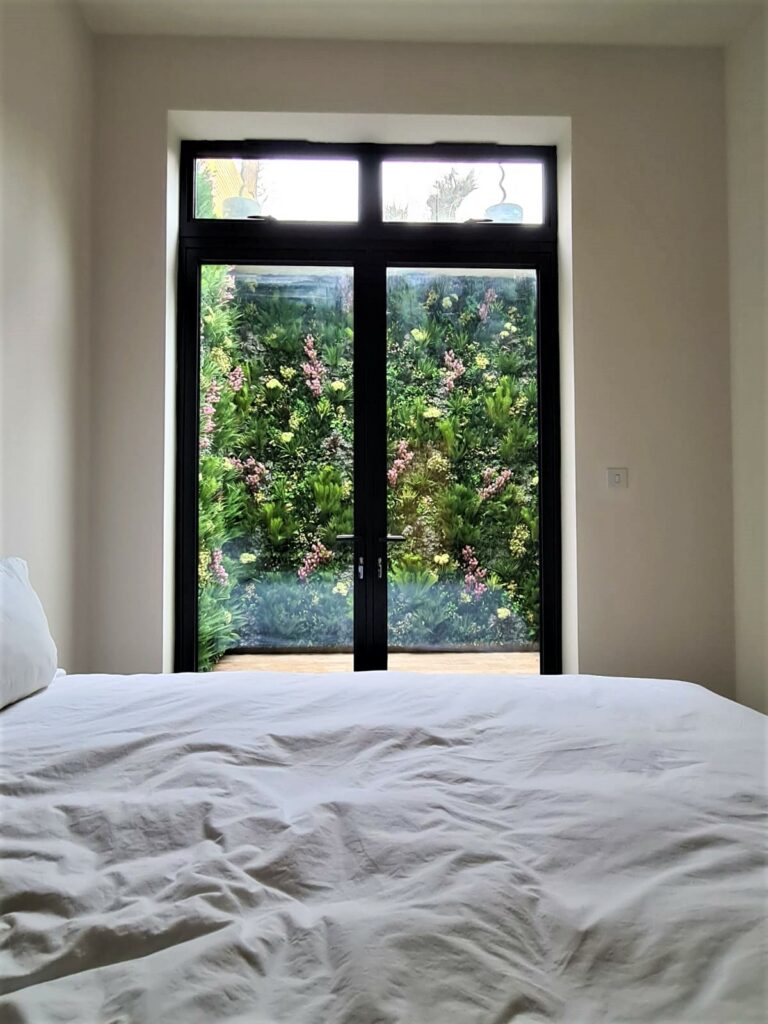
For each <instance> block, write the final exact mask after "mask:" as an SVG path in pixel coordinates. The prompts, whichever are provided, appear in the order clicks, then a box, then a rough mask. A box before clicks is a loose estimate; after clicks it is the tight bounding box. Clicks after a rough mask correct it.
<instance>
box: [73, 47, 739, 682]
mask: <svg viewBox="0 0 768 1024" xmlns="http://www.w3.org/2000/svg"><path fill="white" fill-rule="evenodd" d="M96 99H97V111H96V163H95V170H96V184H95V188H96V195H95V199H96V211H97V220H96V232H95V238H96V243H95V278H94V304H93V308H94V315H95V336H94V378H93V380H94V410H93V413H94V430H93V441H94V452H93V492H92V508H93V510H94V523H93V531H92V539H93V545H94V576H93V584H94V586H93V590H92V595H93V604H92V608H91V616H92V622H93V657H92V666H91V667H92V668H94V669H96V670H112V671H134V670H144V669H158V668H160V666H161V664H162V651H163V637H162V622H163V617H162V607H163V564H164V562H163V560H164V554H167V552H164V542H163V478H164V452H163V424H164V388H165V382H164V373H165V366H166V363H165V328H166V284H165V281H166V265H165V229H166V212H167V211H166V170H167V154H166V139H167V134H166V133H167V112H168V111H169V110H209V111H215V110H222V111H223V110H229V111H232V110H244V109H250V110H285V111H291V110H293V111H306V110H308V109H309V110H316V111H325V112H332V111H337V112H344V111H356V112H360V113H366V112H394V113H425V114H432V113H435V114H454V115H459V114H499V115H516V114H520V115H559V116H570V117H571V118H572V133H573V179H572V186H573V248H574V253H573V255H574V260H573V263H574V268H575V269H574V280H573V285H574V291H573V303H574V325H575V350H574V373H575V382H576V394H575V401H576V467H575V469H576V487H577V543H578V579H577V586H578V602H579V621H578V643H579V650H580V667H581V670H582V671H586V672H603V673H621V674H626V675H659V676H673V677H675V676H677V677H684V678H689V679H694V680H697V681H700V682H703V683H705V684H707V685H709V686H711V687H712V688H713V689H716V690H719V691H720V692H723V693H727V694H730V693H732V692H733V691H732V688H733V622H732V619H733V616H732V604H733V569H732V507H731V470H730V412H729V404H730V399H729V347H728V320H727V317H728V312H727V310H728V306H727V288H728V269H727V259H726V256H727V238H726V213H725V200H724V197H725V180H724V149H725V142H724V138H725V128H724V109H723V105H724V90H723V66H722V55H721V54H720V53H719V52H717V51H709V50H694V49H689V50H665V49H656V50H644V49H624V48H580V47H573V48H564V47H519V48H509V47H494V46H449V45H440V46H420V47H411V46H408V45H386V46H383V45H382V46H379V45H376V44H332V43H322V44H313V43H288V42H277V43H267V42H260V41H229V40H216V41H211V40H197V41H193V40H180V39H147V38H143V39H131V38H111V39H106V38H104V39H100V40H98V49H97V86H96ZM169 457H171V458H172V453H169ZM615 465H619V466H628V467H629V473H630V488H629V489H628V490H627V491H626V492H623V493H617V492H611V491H609V490H608V489H607V486H606V468H607V467H608V466H615Z"/></svg>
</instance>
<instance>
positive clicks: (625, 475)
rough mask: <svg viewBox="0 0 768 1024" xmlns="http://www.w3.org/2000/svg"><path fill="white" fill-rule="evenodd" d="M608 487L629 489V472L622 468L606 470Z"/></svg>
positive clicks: (614, 467)
mask: <svg viewBox="0 0 768 1024" xmlns="http://www.w3.org/2000/svg"><path fill="white" fill-rule="evenodd" d="M608 486H609V487H629V472H628V470H627V468H626V466H624V467H618V468H617V467H616V466H613V467H611V468H610V469H609V470H608Z"/></svg>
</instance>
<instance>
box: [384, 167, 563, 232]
mask: <svg viewBox="0 0 768 1024" xmlns="http://www.w3.org/2000/svg"><path fill="white" fill-rule="evenodd" d="M382 183H383V184H382V190H383V195H384V220H385V221H398V220H399V221H412V222H418V223H425V222H430V221H432V222H439V223H450V222H457V223H463V222H464V221H470V220H472V221H491V222H493V223H495V224H541V223H543V210H544V178H543V171H542V165H541V164H540V163H530V162H528V163H522V162H519V161H517V162H515V163H509V162H507V163H489V162H484V163H447V162H445V161H441V162H427V161H415V160H386V161H385V162H384V164H383V165H382Z"/></svg>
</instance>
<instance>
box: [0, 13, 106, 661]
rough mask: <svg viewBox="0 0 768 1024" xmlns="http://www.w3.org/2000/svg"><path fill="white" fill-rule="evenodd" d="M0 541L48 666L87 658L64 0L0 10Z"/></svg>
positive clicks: (86, 114)
mask: <svg viewBox="0 0 768 1024" xmlns="http://www.w3.org/2000/svg"><path fill="white" fill-rule="evenodd" d="M0 67H1V69H2V70H1V72H0V74H1V76H2V77H1V83H2V91H1V97H2V98H1V100H0V103H1V106H0V111H1V114H0V132H1V135H2V151H1V152H0V210H1V211H2V232H1V234H2V250H1V257H0V258H1V259H2V265H1V266H0V281H1V284H0V288H1V291H0V325H1V327H0V331H1V338H0V359H1V362H0V408H1V414H0V417H1V418H0V469H1V474H0V480H1V486H2V497H1V498H0V551H1V552H2V553H3V554H15V555H20V556H22V557H23V558H26V559H27V561H28V563H29V567H30V574H31V577H32V581H33V583H34V585H35V586H36V588H37V589H38V591H39V593H40V595H41V598H42V600H43V603H44V605H45V608H46V610H47V612H48V618H49V621H50V625H51V630H52V632H53V634H54V637H55V639H56V642H57V644H58V647H59V663H60V664H61V665H63V666H65V667H66V668H67V669H69V670H75V669H78V668H83V667H84V665H85V661H86V657H87V642H88V641H87V636H86V630H87V622H88V617H87V614H82V599H83V597H84V595H85V593H86V590H87V548H86V541H87V538H86V534H85V524H86V522H87V509H88V498H89V495H88V479H87V470H88V456H87V451H88V405H89V400H90V396H89V374H88V366H87V355H88V323H89V301H88V284H89V263H90V168H91V123H92V86H93V54H92V46H91V39H90V36H89V34H88V33H87V31H86V30H85V28H84V26H83V24H82V22H81V20H80V17H79V15H78V14H77V13H76V12H74V11H73V10H72V9H71V8H70V7H68V6H67V5H65V4H60V3H56V4H47V3H35V4H29V3H14V2H6V3H4V4H2V6H0Z"/></svg>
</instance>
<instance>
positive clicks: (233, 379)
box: [227, 366, 245, 391]
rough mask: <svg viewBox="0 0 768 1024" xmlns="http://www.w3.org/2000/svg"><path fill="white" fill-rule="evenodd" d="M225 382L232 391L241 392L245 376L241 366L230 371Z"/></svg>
mask: <svg viewBox="0 0 768 1024" xmlns="http://www.w3.org/2000/svg"><path fill="white" fill-rule="evenodd" d="M227 380H228V381H229V386H230V387H231V388H232V390H233V391H242V388H243V384H245V374H244V373H243V368H242V366H236V367H235V368H234V370H230V372H229V375H228V376H227Z"/></svg>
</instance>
